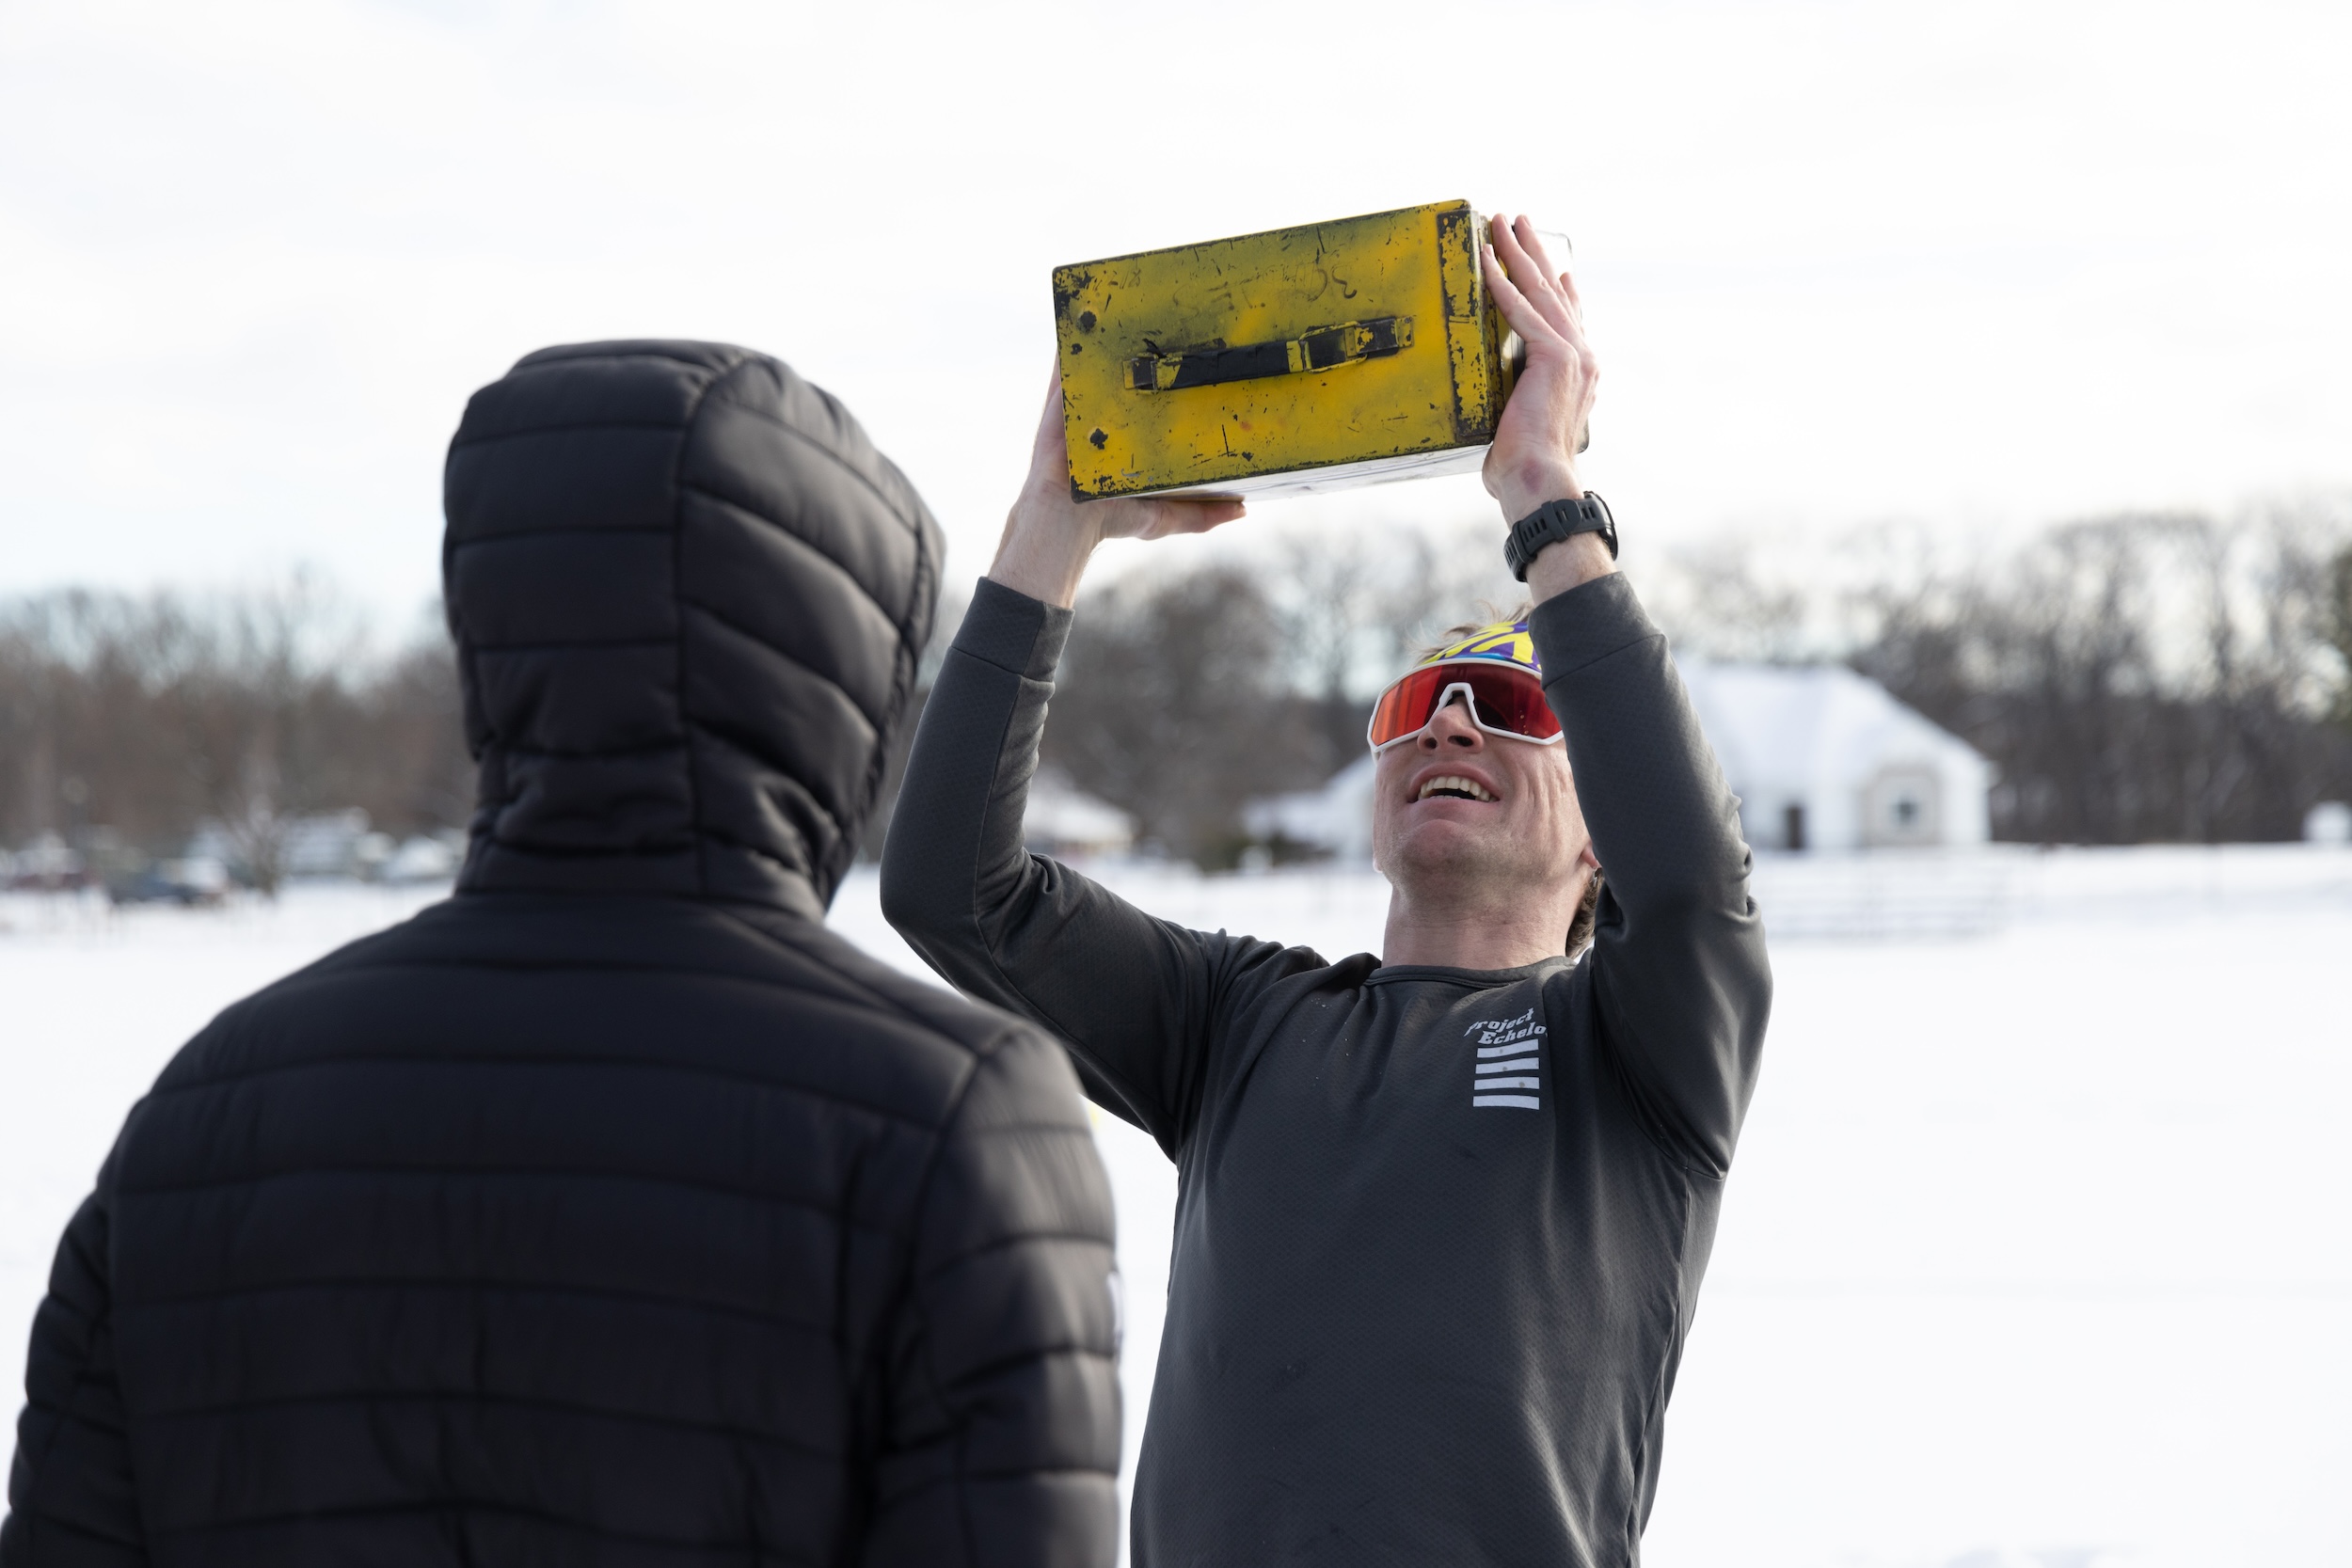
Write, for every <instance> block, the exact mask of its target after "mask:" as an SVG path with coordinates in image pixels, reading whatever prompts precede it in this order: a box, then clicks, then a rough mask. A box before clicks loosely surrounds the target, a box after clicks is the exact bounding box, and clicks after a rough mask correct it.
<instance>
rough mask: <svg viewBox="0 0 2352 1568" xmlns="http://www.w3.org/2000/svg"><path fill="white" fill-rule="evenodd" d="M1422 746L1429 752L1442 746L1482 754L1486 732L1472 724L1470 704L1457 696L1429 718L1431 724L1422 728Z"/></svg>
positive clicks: (1484, 748)
mask: <svg viewBox="0 0 2352 1568" xmlns="http://www.w3.org/2000/svg"><path fill="white" fill-rule="evenodd" d="M1421 744H1422V750H1423V751H1429V752H1434V751H1437V750H1438V748H1439V747H1441V746H1459V747H1462V748H1464V749H1465V750H1468V751H1472V752H1480V751H1484V750H1486V731H1484V730H1482V729H1480V728H1479V727H1478V726H1477V725H1476V724H1474V723H1472V722H1470V703H1469V701H1468V700H1467V699H1465V698H1462V697H1459V696H1457V697H1455V698H1454V700H1453V701H1452V702H1450V703H1448V704H1446V705H1444V706H1443V707H1441V708H1439V709H1438V711H1437V712H1435V713H1433V714H1431V715H1430V716H1429V722H1428V723H1426V724H1424V725H1422V731H1421Z"/></svg>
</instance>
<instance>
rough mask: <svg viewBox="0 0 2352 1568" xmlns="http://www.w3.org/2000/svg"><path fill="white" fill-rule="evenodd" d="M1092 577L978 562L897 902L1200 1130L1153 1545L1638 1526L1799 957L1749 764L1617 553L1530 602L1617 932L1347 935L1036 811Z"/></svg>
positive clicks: (1387, 1550)
mask: <svg viewBox="0 0 2352 1568" xmlns="http://www.w3.org/2000/svg"><path fill="white" fill-rule="evenodd" d="M1070 620H1071V616H1070V612H1069V611H1067V610H1058V609H1055V608H1052V607H1049V606H1047V605H1044V604H1041V603H1040V602H1039V601H1037V600H1034V599H1030V598H1027V597H1025V595H1022V594H1016V593H1013V592H1011V591H1009V590H1008V589H1005V588H1003V587H1001V586H999V585H997V584H994V583H991V582H983V583H981V585H980V587H979V591H978V593H977V596H976V597H975V599H974V601H973V605H972V610H971V612H970V614H969V615H968V616H967V618H966V619H965V621H964V624H963V627H962V630H961V633H960V634H959V635H958V637H957V639H956V642H955V645H954V647H953V649H952V650H951V651H950V652H949V654H948V656H947V659H946V667H945V668H944V670H943V671H942V673H941V675H940V679H939V682H938V685H937V686H936V688H935V689H933V691H932V694H931V699H930V705H929V707H928V709H927V710H926V713H925V715H924V719H923V722H922V728H921V730H920V732H919V734H918V736H917V738H916V741H915V746H914V756H913V759H912V761H911V763H910V764H909V767H908V770H907V777H906V783H905V785H904V789H903V792H902V793H901V795H900V796H899V800H898V811H897V815H896V816H895V818H894V821H893V826H892V829H891V834H890V843H889V847H888V850H887V852H886V854H885V857H884V861H883V873H882V875H883V882H882V895H883V907H884V909H885V911H887V913H888V914H889V916H890V918H891V920H892V922H893V923H894V924H895V925H897V927H898V929H899V930H900V932H901V933H902V934H904V935H905V936H906V938H907V939H908V941H909V942H913V943H914V946H915V947H916V949H917V950H918V951H920V952H921V953H922V954H923V955H924V956H925V958H928V959H929V960H930V963H931V964H932V965H933V966H934V967H935V968H937V969H938V970H939V972H940V973H941V974H944V975H946V977H947V978H948V979H950V980H952V981H954V982H955V983H956V984H957V985H960V986H961V987H963V988H964V989H965V990H970V991H972V992H974V993H976V994H977V995H980V996H983V997H986V998H987V999H989V1000H991V1001H993V1002H996V1003H999V1004H1002V1005H1003V1006H1008V1007H1011V1008H1014V1009H1016V1010H1018V1011H1021V1012H1024V1013H1026V1014H1027V1015H1029V1016H1030V1017H1032V1018H1035V1019H1037V1020H1038V1021H1039V1022H1041V1023H1043V1024H1045V1025H1046V1026H1048V1027H1049V1028H1051V1029H1053V1030H1054V1031H1055V1032H1056V1033H1057V1034H1058V1035H1059V1036H1060V1037H1061V1038H1062V1039H1063V1041H1064V1042H1065V1043H1066V1044H1067V1045H1068V1047H1069V1049H1070V1053H1071V1055H1072V1057H1073V1060H1074V1061H1075V1063H1076V1065H1077V1068H1078V1071H1079V1075H1080V1077H1081V1078H1082V1079H1083V1080H1084V1081H1085V1083H1086V1085H1087V1088H1088V1091H1089V1093H1090V1094H1091V1095H1092V1096H1093V1097H1094V1098H1095V1099H1096V1100H1097V1101H1099V1102H1100V1103H1102V1104H1104V1106H1106V1107H1108V1108H1110V1109H1111V1110H1113V1111H1115V1112H1116V1113H1118V1114H1119V1115H1120V1116H1122V1117H1125V1118H1127V1119H1128V1120H1130V1121H1133V1122H1134V1123H1135V1124H1136V1126H1138V1127H1140V1128H1142V1129H1143V1130H1144V1131H1146V1132H1150V1133H1151V1134H1152V1136H1153V1137H1154V1138H1156V1139H1158V1140H1159V1143H1160V1145H1161V1147H1162V1148H1165V1149H1166V1150H1167V1151H1168V1154H1169V1155H1170V1157H1172V1158H1173V1159H1174V1160H1175V1161H1176V1164H1177V1169H1178V1176H1179V1188H1178V1197H1177V1211H1176V1242H1175V1256H1174V1259H1173V1260H1172V1266H1171V1269H1170V1274H1169V1299H1168V1318H1167V1327H1166V1330H1165V1335H1164V1338H1163V1339H1162V1341H1161V1347H1160V1361H1159V1369H1158V1374H1157V1381H1156V1382H1155V1384H1154V1386H1153V1390H1152V1409H1151V1416H1150V1421H1149V1425H1148V1427H1147V1428H1146V1432H1145V1437H1144V1445H1143V1457H1142V1462H1141V1465H1140V1468H1139V1473H1138V1474H1137V1476H1136V1493H1135V1527H1134V1549H1135V1560H1136V1564H1137V1565H1138V1568H1177V1565H1182V1568H1194V1565H1211V1564H1214V1565H1224V1564H1235V1565H1239V1564H1257V1563H1274V1562H1283V1563H1291V1562H1312V1563H1330V1564H1334V1565H1340V1564H1344V1565H1347V1568H1361V1565H1364V1564H1375V1563H1394V1564H1399V1565H1403V1564H1412V1565H1415V1568H1425V1565H1427V1564H1433V1563H1444V1564H1486V1563H1494V1564H1502V1563H1511V1564H1533V1563H1546V1564H1551V1563H1576V1564H1604V1563H1605V1564H1623V1563H1632V1562H1635V1561H1636V1560H1638V1558H1639V1552H1640V1536H1641V1531H1642V1528H1643V1525H1644V1523H1645V1520H1646V1518H1647V1516H1648V1513H1649V1505H1650V1499H1651V1497H1652V1495H1653V1493H1654V1490H1655V1487H1656V1481H1657V1474H1658V1455H1659V1446H1660V1437H1661V1421H1662V1417H1663V1413H1664V1409H1665V1404H1666V1400H1667V1396H1668V1394H1669V1392H1670V1391H1671V1389H1672V1387H1673V1383H1674V1373H1675V1367H1676V1364H1677V1360H1678V1359H1679V1356H1680V1353H1681V1349H1682V1343H1683V1338H1684V1336H1685V1335H1686V1333H1687V1332H1688V1331H1689V1328H1690V1324H1691V1317H1692V1307H1693V1304H1694V1302H1695V1299H1696V1296H1697V1292H1698V1285H1699V1278H1700V1275H1701V1274H1702V1272H1703V1271H1704V1269H1705V1266H1706V1262H1707V1256H1708V1249H1709V1246H1710V1244H1711V1243H1712V1240H1713V1234H1714V1227H1715V1218H1716V1214H1717V1212H1718V1206H1719V1204H1720V1202H1721V1198H1722V1193H1723V1184H1724V1174H1725V1172H1726V1171H1727V1169H1728V1168H1729V1165H1730V1163H1731V1156H1732V1148H1733V1144H1734V1142H1735V1140H1736V1138H1737V1135H1738V1132H1739V1127H1740V1117H1741V1115H1742V1113H1743V1111H1744V1109H1745V1107H1746V1105H1747V1101H1748V1096H1749V1093H1750V1091H1751V1089H1752V1087H1753V1085H1754V1084H1755V1078H1756V1063H1757V1057H1758V1053H1759V1049H1760V1046H1761V1044H1762V1040H1763V1035H1764V1024H1765V1017H1766V1013H1767V1011H1768V1008H1769V1005H1770V998H1771V990H1772V979H1771V974H1770V971H1769V969H1768V968H1767V965H1766V960H1765V953H1764V937H1763V930H1762V927H1761V926H1760V924H1759V922H1758V920H1757V917H1756V911H1755V907H1754V905H1753V904H1752V903H1751V902H1750V900H1749V898H1748V895H1747V849H1746V847H1745V846H1744V845H1743V844H1742V843H1741V842H1740V833H1739V816H1738V809H1737V802H1736V801H1735V800H1733V798H1732V796H1731V794H1730V792H1729V791H1728V789H1726V788H1725V786H1724V781H1723V776H1722V773H1721V771H1720V770H1719V769H1718V768H1717V767H1716V765H1715V762H1714V759H1713V757H1712V755H1711V753H1710V752H1708V747H1707V743H1706V740H1705V738H1704V737H1703V736H1701V735H1700V733H1699V729H1698V725H1697V722H1696V721H1695V720H1694V719H1693V717H1692V712H1691V707H1690V705H1689V702H1688V701H1687V699H1686V697H1685V695H1684V693H1683V690H1682V687H1681V683H1680V681H1679V680H1678V679H1677V677H1676V675H1675V673H1674V669H1673V665H1672V663H1671V661H1670V660H1669V658H1668V657H1667V654H1666V650H1665V645H1664V641H1663V639H1662V638H1661V637H1660V635H1659V634H1658V632H1657V631H1656V629H1655V628H1654V627H1653V626H1651V625H1650V624H1649V621H1648V620H1647V618H1646V617H1645V615H1644V614H1643V612H1642V610H1641V607H1640V605H1639V603H1638V602H1637V600H1636V599H1635V597H1634V595H1633V592H1632V589H1631V587H1630V585H1629V583H1628V582H1627V581H1626V579H1625V578H1622V577H1615V576H1612V577H1607V578H1600V579H1598V580H1596V581H1594V582H1591V583H1587V584H1585V585H1584V586H1582V587H1581V588H1578V589H1575V590H1573V591H1572V592H1570V593H1567V594H1561V595H1558V596H1557V597H1554V598H1552V599H1550V600H1548V601H1547V602H1545V603H1544V604H1543V605H1541V606H1539V607H1537V609H1536V610H1535V612H1534V625H1533V627H1532V630H1533V632H1534V640H1535V646H1536V650H1537V653H1538V657H1540V659H1541V662H1542V665H1543V669H1544V672H1545V689H1546V691H1547V693H1548V694H1549V697H1550V700H1551V703H1552V705H1553V707H1554V708H1555V709H1556V710H1557V712H1558V713H1559V715H1560V719H1561V722H1562V723H1563V725H1564V726H1565V730H1566V735H1567V751H1568V758H1569V762H1570V765H1571V766H1572V767H1573V768H1574V769H1575V772H1576V779H1577V792H1578V796H1579V799H1580V800H1581V803H1582V806H1583V810H1584V813H1585V816H1586V819H1587V822H1588V824H1589V826H1590V828H1591V830H1592V833H1593V840H1594V844H1595V847H1596V849H1597V852H1598V855H1599V857H1600V860H1601V862H1602V863H1603V864H1604V865H1605V866H1606V867H1607V870H1608V884H1607V891H1606V892H1605V893H1604V894H1603V895H1602V899H1601V903H1600V908H1599V919H1598V926H1597V932H1596V936H1595V941H1594V944H1593V946H1592V948H1591V949H1590V954H1589V957H1587V958H1583V959H1582V960H1581V961H1572V960H1571V959H1569V958H1567V957H1565V955H1564V956H1562V957H1560V958H1547V959H1545V960H1543V961H1542V962H1540V963H1534V964H1530V965H1527V966H1525V967H1523V968H1518V969H1510V970H1500V971H1472V970H1464V969H1449V968H1437V967H1431V966H1420V965H1383V964H1381V962H1380V961H1379V959H1378V958H1375V957H1374V956H1372V955H1370V954H1359V955H1357V956H1355V957H1353V958H1343V959H1341V960H1339V961H1338V962H1336V963H1334V962H1330V961H1327V959H1325V958H1322V957H1321V956H1319V955H1317V954H1315V953H1312V952H1310V951H1308V950H1307V949H1305V948H1298V947H1283V946H1280V945H1279V944H1278V943H1275V942H1262V941H1257V940H1253V939H1250V938H1248V937H1239V936H1232V935H1229V934H1227V933H1225V932H1222V931H1219V932H1215V933H1210V932H1202V931H1194V930H1189V929H1186V928H1184V927H1180V926H1177V925H1174V924H1172V923H1170V922H1168V921H1165V920H1159V919H1155V918H1153V917H1152V916H1151V915H1148V914H1146V913H1144V912H1143V911H1140V910H1137V909H1136V908H1135V907H1133V906H1132V905H1130V904H1128V903H1126V902H1125V901H1123V900H1122V899H1120V898H1119V897H1117V896H1116V895H1112V894H1110V893H1109V892H1107V891H1105V890H1104V889H1103V888H1102V887H1100V886H1098V885H1096V884H1095V883H1094V882H1091V881H1089V880H1088V879H1086V878H1084V877H1082V876H1079V875H1077V874H1076V873H1074V872H1073V871H1071V870H1069V869H1068V868H1067V867H1065V866H1062V865H1059V864H1057V863H1055V862H1053V861H1050V860H1045V859H1041V858H1040V857H1036V856H1032V855H1030V854H1028V853H1026V852H1025V849H1024V848H1023V846H1022V838H1021V822H1022V814H1023V808H1024V805H1025V799H1026V793H1027V785H1028V781H1029V778H1030V775H1031V773H1032V772H1033V771H1034V769H1035V767H1036V759H1037V751H1038V741H1039V736H1040V735H1041V731H1042V729H1043V726H1044V722H1045V710H1046V700H1047V697H1048V695H1049V694H1050V692H1051V689H1052V680H1053V675H1054V671H1055V667H1056V664H1057V659H1058V657H1059V655H1060V650H1061V645H1062V642H1063V641H1064V639H1065V638H1066V636H1067V634H1068V629H1069V626H1070Z"/></svg>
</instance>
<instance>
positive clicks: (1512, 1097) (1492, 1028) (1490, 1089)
mask: <svg viewBox="0 0 2352 1568" xmlns="http://www.w3.org/2000/svg"><path fill="white" fill-rule="evenodd" d="M1462 1033H1463V1034H1465V1035H1473V1036H1476V1037H1477V1052H1478V1054H1477V1055H1476V1056H1475V1057H1474V1058H1472V1060H1473V1062H1474V1064H1475V1065H1474V1066H1473V1068H1472V1069H1471V1074H1470V1104H1471V1105H1472V1106H1473V1107H1476V1108H1484V1107H1504V1106H1507V1107H1509V1108H1511V1109H1513V1110H1520V1111H1540V1110H1542V1109H1543V1108H1544V1101H1543V1086H1544V1080H1543V1045H1544V1035H1545V1033H1546V1031H1545V1029H1544V1026H1543V1025H1542V1024H1540V1023H1538V1022H1535V1009H1534V1008H1533V1007H1530V1008H1528V1009H1527V1011H1525V1012H1523V1013H1521V1014H1520V1015H1519V1016H1518V1017H1517V1018H1505V1019H1482V1020H1481V1021H1479V1022H1476V1023H1473V1024H1471V1025H1470V1027H1469V1028H1468V1029H1465V1030H1463V1031H1462Z"/></svg>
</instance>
